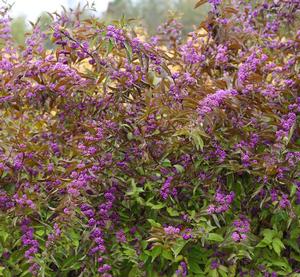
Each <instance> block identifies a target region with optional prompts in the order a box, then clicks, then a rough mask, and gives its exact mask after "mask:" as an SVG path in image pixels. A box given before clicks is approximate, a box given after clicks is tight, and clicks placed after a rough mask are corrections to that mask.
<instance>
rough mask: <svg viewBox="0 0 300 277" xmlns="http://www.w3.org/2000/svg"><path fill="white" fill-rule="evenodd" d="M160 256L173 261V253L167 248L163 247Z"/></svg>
mask: <svg viewBox="0 0 300 277" xmlns="http://www.w3.org/2000/svg"><path fill="white" fill-rule="evenodd" d="M162 256H163V257H164V258H165V259H166V260H170V261H173V255H172V253H171V252H170V251H169V250H166V249H164V250H163V251H162Z"/></svg>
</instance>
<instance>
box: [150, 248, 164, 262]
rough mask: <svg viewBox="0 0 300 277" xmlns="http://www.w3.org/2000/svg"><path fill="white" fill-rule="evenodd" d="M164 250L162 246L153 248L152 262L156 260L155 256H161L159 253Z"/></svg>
mask: <svg viewBox="0 0 300 277" xmlns="http://www.w3.org/2000/svg"><path fill="white" fill-rule="evenodd" d="M161 252H162V248H161V247H160V246H156V247H154V248H153V249H152V251H151V257H152V260H151V263H152V262H153V261H154V260H155V258H156V257H157V256H159V254H160V253H161Z"/></svg>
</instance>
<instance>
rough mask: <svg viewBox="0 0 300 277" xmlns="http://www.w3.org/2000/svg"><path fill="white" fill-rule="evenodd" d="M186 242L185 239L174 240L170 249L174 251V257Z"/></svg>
mask: <svg viewBox="0 0 300 277" xmlns="http://www.w3.org/2000/svg"><path fill="white" fill-rule="evenodd" d="M186 244H187V241H186V240H184V239H179V240H177V241H176V243H175V245H173V246H172V248H171V249H172V251H173V253H174V256H175V258H176V257H177V256H178V255H179V253H180V252H181V250H182V249H183V247H184V246H185V245H186Z"/></svg>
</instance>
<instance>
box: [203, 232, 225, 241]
mask: <svg viewBox="0 0 300 277" xmlns="http://www.w3.org/2000/svg"><path fill="white" fill-rule="evenodd" d="M207 239H208V240H210V241H216V242H222V241H223V240H224V239H223V237H222V236H221V235H219V234H217V233H210V234H208V238H207Z"/></svg>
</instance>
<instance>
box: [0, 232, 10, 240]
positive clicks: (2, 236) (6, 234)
mask: <svg viewBox="0 0 300 277" xmlns="http://www.w3.org/2000/svg"><path fill="white" fill-rule="evenodd" d="M8 237H9V234H8V233H7V232H5V231H0V238H1V239H2V241H3V242H4V243H5V242H6V240H7V238H8Z"/></svg>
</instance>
